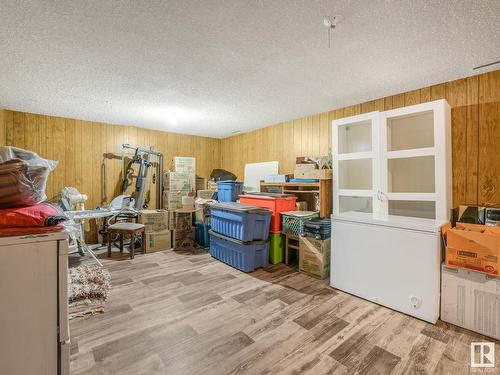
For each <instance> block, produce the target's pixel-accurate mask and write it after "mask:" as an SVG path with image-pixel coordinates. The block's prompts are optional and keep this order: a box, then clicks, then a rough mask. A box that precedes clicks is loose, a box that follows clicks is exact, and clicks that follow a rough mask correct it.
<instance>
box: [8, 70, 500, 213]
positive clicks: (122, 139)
mask: <svg viewBox="0 0 500 375" xmlns="http://www.w3.org/2000/svg"><path fill="white" fill-rule="evenodd" d="M442 98H445V99H447V100H448V102H449V103H450V105H451V107H452V145H453V150H452V156H453V201H454V205H457V204H461V203H469V204H500V70H497V71H494V72H490V73H485V74H482V75H478V76H472V77H468V78H463V79H459V80H456V81H451V82H446V83H442V84H438V85H434V86H430V87H425V88H422V89H419V90H414V91H410V92H406V93H401V94H397V95H393V96H389V97H385V98H380V99H377V100H372V101H369V102H366V103H361V104H356V105H352V106H349V107H345V108H340V109H336V110H332V111H329V112H324V113H319V114H316V115H313V116H306V117H304V118H301V119H296V120H290V121H286V122H283V123H280V124H276V125H273V126H269V127H266V128H262V129H258V130H255V131H252V132H249V133H244V134H240V135H236V136H233V137H230V138H226V139H223V140H218V139H212V138H205V137H195V136H189V135H182V134H176V133H167V132H160V131H153V130H148V129H142V128H137V127H132V126H119V125H109V124H103V123H96V122H88V121H81V120H74V119H66V118H60V117H52V116H44V115H36V114H30V113H23V112H13V111H8V110H0V144H7V145H13V146H18V147H22V148H26V149H29V150H33V151H36V152H38V153H39V154H40V155H41V156H43V157H45V158H48V159H54V160H59V163H60V164H59V166H58V167H57V168H56V170H55V171H54V172H53V173H52V175H51V177H50V179H49V183H48V189H47V193H48V196H49V197H52V196H54V195H55V194H56V193H57V191H58V190H59V189H60V188H61V187H63V186H75V187H76V188H78V189H79V190H80V191H81V192H82V193H85V194H87V195H89V198H90V199H89V204H88V207H95V206H97V205H99V204H106V203H108V202H109V201H110V200H111V199H112V198H113V197H114V196H115V195H116V194H117V193H118V191H119V183H120V181H121V169H122V167H121V161H120V155H121V150H120V148H121V147H120V146H121V144H122V143H130V144H132V145H143V146H153V148H154V149H155V150H158V151H160V152H162V153H163V154H164V155H165V163H166V166H167V165H168V164H169V162H170V159H171V158H172V157H173V156H195V157H196V159H197V171H198V174H199V175H200V176H203V177H208V175H209V174H210V172H211V170H212V169H213V168H218V167H222V168H225V169H227V170H229V171H232V172H233V173H236V174H237V175H238V177H239V179H240V180H242V179H243V170H244V165H245V164H246V163H251V162H260V161H270V160H278V161H279V162H280V171H281V172H282V173H290V172H292V171H293V165H294V164H295V157H296V156H304V155H326V154H328V153H329V152H330V150H331V138H332V134H331V123H332V120H334V119H338V118H342V117H347V116H352V115H356V114H360V113H365V112H370V111H373V110H381V111H383V110H388V109H393V108H399V107H403V106H406V105H412V104H417V103H423V102H427V101H431V100H436V99H442ZM150 176H151V175H150ZM150 190H151V207H153V206H154V204H155V198H156V197H155V194H154V192H155V190H154V187H152V186H150Z"/></svg>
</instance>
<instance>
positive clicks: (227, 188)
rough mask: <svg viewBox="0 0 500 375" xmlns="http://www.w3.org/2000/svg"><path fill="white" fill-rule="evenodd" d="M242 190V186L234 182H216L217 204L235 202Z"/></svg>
mask: <svg viewBox="0 0 500 375" xmlns="http://www.w3.org/2000/svg"><path fill="white" fill-rule="evenodd" d="M242 190H243V184H242V183H241V182H236V181H219V182H217V199H218V201H219V202H236V200H237V199H238V195H240V194H241V192H242Z"/></svg>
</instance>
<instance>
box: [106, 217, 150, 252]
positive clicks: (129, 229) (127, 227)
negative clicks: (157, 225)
mask: <svg viewBox="0 0 500 375" xmlns="http://www.w3.org/2000/svg"><path fill="white" fill-rule="evenodd" d="M115 233H116V234H118V235H119V236H120V253H123V236H130V259H134V241H135V236H137V235H141V237H142V241H141V242H142V245H141V250H142V253H143V254H144V249H145V248H146V229H145V227H144V224H136V223H116V224H113V225H110V226H109V227H108V257H111V246H112V240H111V237H112V235H113V234H115Z"/></svg>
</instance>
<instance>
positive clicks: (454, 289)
mask: <svg viewBox="0 0 500 375" xmlns="http://www.w3.org/2000/svg"><path fill="white" fill-rule="evenodd" d="M441 290H442V296H441V320H443V321H445V322H448V323H451V324H455V325H457V326H459V327H463V328H466V329H470V330H471V331H475V332H478V333H481V334H483V335H486V336H489V337H493V338H495V339H497V340H500V278H498V277H493V276H488V275H486V274H483V273H480V272H475V271H470V270H466V269H452V268H448V267H446V266H445V265H443V270H442V284H441Z"/></svg>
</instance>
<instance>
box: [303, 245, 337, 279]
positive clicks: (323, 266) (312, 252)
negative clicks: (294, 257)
mask: <svg viewBox="0 0 500 375" xmlns="http://www.w3.org/2000/svg"><path fill="white" fill-rule="evenodd" d="M330 245H331V241H330V239H326V240H317V239H315V238H310V237H302V236H301V237H300V239H299V271H300V272H303V273H307V274H308V275H312V276H315V277H317V278H319V279H326V278H328V277H329V276H330Z"/></svg>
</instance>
